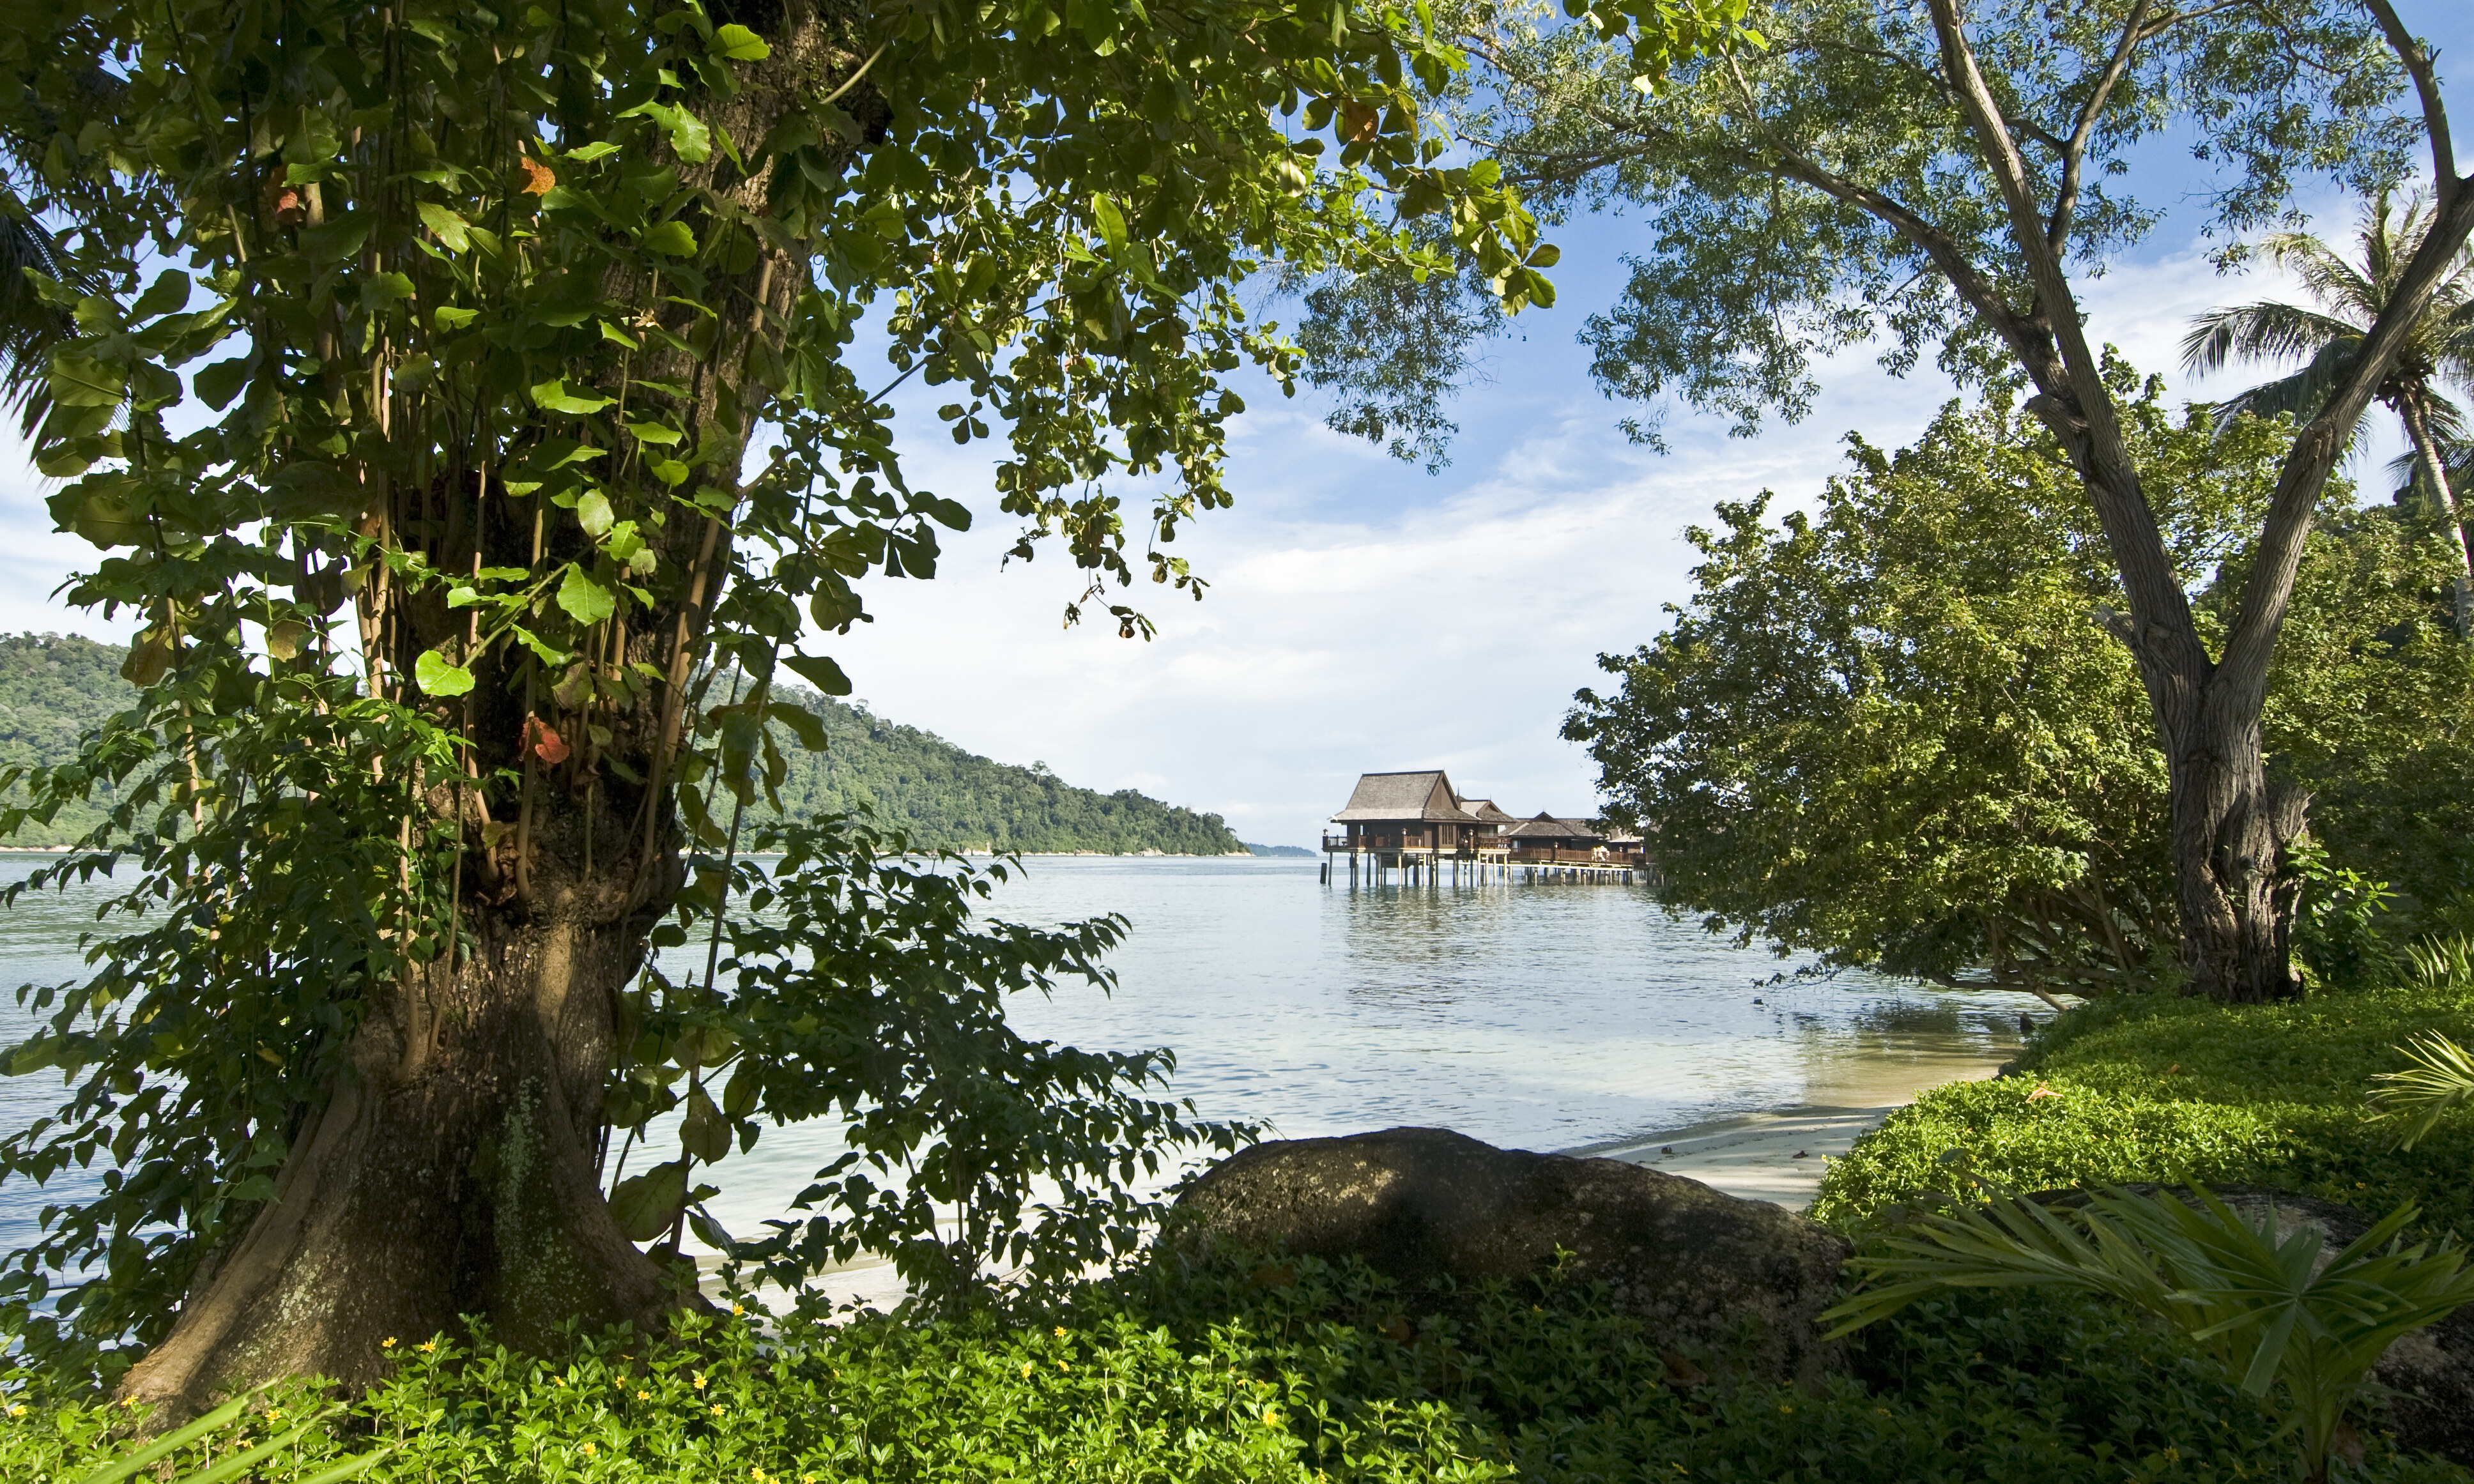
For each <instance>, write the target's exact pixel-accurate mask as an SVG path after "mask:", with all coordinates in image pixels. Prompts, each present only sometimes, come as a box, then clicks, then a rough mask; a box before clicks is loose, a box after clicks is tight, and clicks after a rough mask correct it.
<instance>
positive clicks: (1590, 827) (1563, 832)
mask: <svg viewBox="0 0 2474 1484" xmlns="http://www.w3.org/2000/svg"><path fill="white" fill-rule="evenodd" d="M1510 834H1511V836H1512V838H1513V839H1525V840H1538V841H1545V840H1550V839H1579V840H1587V841H1589V843H1591V844H1593V845H1595V844H1604V843H1605V842H1606V837H1605V836H1604V835H1601V834H1599V833H1598V826H1597V823H1596V821H1594V820H1589V819H1558V818H1556V817H1555V816H1554V815H1550V814H1545V813H1542V812H1541V813H1540V815H1538V816H1537V817H1536V818H1534V819H1523V820H1522V821H1520V822H1519V823H1518V824H1516V825H1514V826H1513V827H1512V829H1511V831H1510Z"/></svg>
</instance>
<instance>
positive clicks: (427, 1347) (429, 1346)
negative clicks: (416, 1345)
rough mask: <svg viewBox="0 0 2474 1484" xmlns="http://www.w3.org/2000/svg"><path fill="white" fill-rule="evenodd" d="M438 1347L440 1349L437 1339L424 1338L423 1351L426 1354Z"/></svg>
mask: <svg viewBox="0 0 2474 1484" xmlns="http://www.w3.org/2000/svg"><path fill="white" fill-rule="evenodd" d="M436 1349H438V1342H437V1341H436V1340H424V1341H422V1342H421V1352H422V1353H423V1354H424V1355H426V1354H428V1353H429V1352H430V1351H431V1350H436Z"/></svg>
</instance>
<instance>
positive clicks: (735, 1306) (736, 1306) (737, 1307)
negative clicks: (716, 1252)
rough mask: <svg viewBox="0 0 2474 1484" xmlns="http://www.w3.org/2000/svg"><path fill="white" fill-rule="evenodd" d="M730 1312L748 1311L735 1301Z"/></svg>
mask: <svg viewBox="0 0 2474 1484" xmlns="http://www.w3.org/2000/svg"><path fill="white" fill-rule="evenodd" d="M730 1312H732V1313H733V1314H744V1313H746V1312H747V1310H746V1309H745V1308H743V1307H741V1306H740V1305H739V1304H736V1303H734V1304H732V1305H731V1306H730ZM750 1472H753V1471H750Z"/></svg>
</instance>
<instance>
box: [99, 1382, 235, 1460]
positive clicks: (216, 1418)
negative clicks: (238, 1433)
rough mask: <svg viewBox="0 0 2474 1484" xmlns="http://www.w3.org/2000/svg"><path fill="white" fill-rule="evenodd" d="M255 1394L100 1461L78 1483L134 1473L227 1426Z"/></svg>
mask: <svg viewBox="0 0 2474 1484" xmlns="http://www.w3.org/2000/svg"><path fill="white" fill-rule="evenodd" d="M259 1389H261V1390H262V1389H263V1388H259ZM256 1397H257V1392H256V1391H255V1390H253V1391H252V1392H250V1393H249V1394H248V1395H247V1396H244V1397H240V1398H238V1399H234V1400H231V1401H227V1402H225V1403H224V1404H223V1405H222V1406H219V1407H217V1408H215V1409H214V1410H213V1411H211V1412H208V1413H207V1414H206V1416H204V1417H201V1418H199V1419H198V1420H197V1421H196V1422H194V1423H189V1424H188V1425H187V1426H186V1427H182V1428H178V1429H176V1430H174V1431H172V1432H167V1433H165V1434H163V1436H161V1437H159V1438H157V1439H156V1440H155V1441H154V1442H152V1443H149V1444H147V1445H146V1446H145V1447H144V1448H139V1449H138V1450H137V1451H136V1452H134V1453H132V1454H130V1455H129V1456H128V1457H126V1458H115V1459H113V1460H112V1461H111V1462H109V1463H108V1464H105V1465H103V1466H102V1467H101V1468H99V1469H96V1470H95V1471H93V1472H90V1473H88V1474H86V1475H85V1477H84V1478H82V1479H80V1480H78V1484H120V1481H121V1480H123V1479H126V1478H129V1477H130V1476H132V1475H133V1474H135V1473H136V1472H138V1471H139V1470H142V1469H144V1468H145V1467H146V1466H147V1465H149V1464H151V1463H153V1462H155V1461H156V1460H157V1459H158V1458H161V1457H164V1456H165V1455H167V1454H170V1453H173V1452H176V1451H178V1450H179V1449H181V1448H186V1447H188V1446H189V1445H190V1444H192V1443H195V1442H197V1441H198V1440H199V1439H200V1438H203V1437H206V1436H207V1435H208V1434H210V1433H215V1432H220V1431H222V1430H223V1429H224V1428H226V1427H229V1426H230V1425H231V1422H232V1419H234V1418H236V1417H238V1416H240V1414H241V1413H242V1412H243V1411H245V1410H247V1409H248V1407H249V1405H250V1403H251V1402H252V1401H254V1400H255V1399H256Z"/></svg>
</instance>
